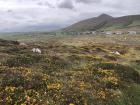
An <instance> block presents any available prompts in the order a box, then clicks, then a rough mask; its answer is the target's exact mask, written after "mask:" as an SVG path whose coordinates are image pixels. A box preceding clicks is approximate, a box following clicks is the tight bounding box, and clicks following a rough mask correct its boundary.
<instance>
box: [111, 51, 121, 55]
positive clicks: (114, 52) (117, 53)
mask: <svg viewBox="0 0 140 105" xmlns="http://www.w3.org/2000/svg"><path fill="white" fill-rule="evenodd" d="M111 54H116V55H121V54H120V53H119V52H118V51H113V52H111Z"/></svg>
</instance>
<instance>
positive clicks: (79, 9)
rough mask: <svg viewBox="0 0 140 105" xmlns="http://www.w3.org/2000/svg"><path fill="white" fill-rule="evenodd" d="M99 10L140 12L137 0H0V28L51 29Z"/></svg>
mask: <svg viewBox="0 0 140 105" xmlns="http://www.w3.org/2000/svg"><path fill="white" fill-rule="evenodd" d="M102 13H105V14H108V15H111V16H114V17H119V16H125V15H135V14H140V0H0V14H1V15H0V31H17V30H18V31H22V30H29V31H30V30H37V29H42V30H53V29H58V28H63V27H66V26H69V25H71V24H73V23H75V22H78V21H80V20H83V19H87V18H91V17H96V16H99V15H101V14H102Z"/></svg>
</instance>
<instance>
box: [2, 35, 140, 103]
mask: <svg viewBox="0 0 140 105" xmlns="http://www.w3.org/2000/svg"><path fill="white" fill-rule="evenodd" d="M126 37H127V36H126ZM129 37H130V36H129ZM95 38H97V37H95ZM89 39H90V40H91V37H89ZM97 39H98V38H97ZM113 39H115V38H113ZM133 39H135V38H134V36H133ZM64 40H65V41H63V39H58V40H50V41H48V42H33V43H27V45H26V46H21V45H18V44H16V45H14V44H5V45H0V57H1V59H0V104H1V105H139V103H140V66H139V64H140V56H139V54H140V48H139V45H137V44H138V43H137V42H136V44H135V45H134V43H133V45H129V46H128V45H125V44H126V42H125V44H122V42H121V43H118V44H113V43H112V44H107V43H104V45H103V44H101V43H98V44H97V43H96V44H95V43H90V44H88V43H89V41H88V40H87V39H82V40H87V43H83V42H82V41H80V40H81V39H79V38H76V39H74V38H73V40H71V38H70V39H69V38H67V39H66V38H64ZM76 40H77V44H75V43H76V42H75V41H76ZM98 40H99V39H98ZM130 40H131V39H130ZM72 41H74V42H72ZM79 41H80V42H81V43H80V42H79ZM102 43H103V42H102ZM32 48H40V49H41V50H42V54H38V53H33V52H32V51H31V49H32ZM13 49H14V50H13ZM113 51H118V52H119V53H120V55H116V54H113V53H112V52H113Z"/></svg>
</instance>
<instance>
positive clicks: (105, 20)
mask: <svg viewBox="0 0 140 105" xmlns="http://www.w3.org/2000/svg"><path fill="white" fill-rule="evenodd" d="M139 27H140V15H130V16H123V17H117V18H115V17H112V16H109V15H107V14H102V15H100V16H98V17H94V18H90V19H87V20H83V21H80V22H78V23H75V24H73V25H71V26H69V27H67V28H65V29H64V31H90V30H122V29H132V28H135V29H139Z"/></svg>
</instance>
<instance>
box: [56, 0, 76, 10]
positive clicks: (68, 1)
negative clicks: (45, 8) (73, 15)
mask: <svg viewBox="0 0 140 105" xmlns="http://www.w3.org/2000/svg"><path fill="white" fill-rule="evenodd" d="M58 7H59V8H65V9H74V3H73V1H71V0H64V1H62V2H61V3H60V4H59V5H58Z"/></svg>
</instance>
